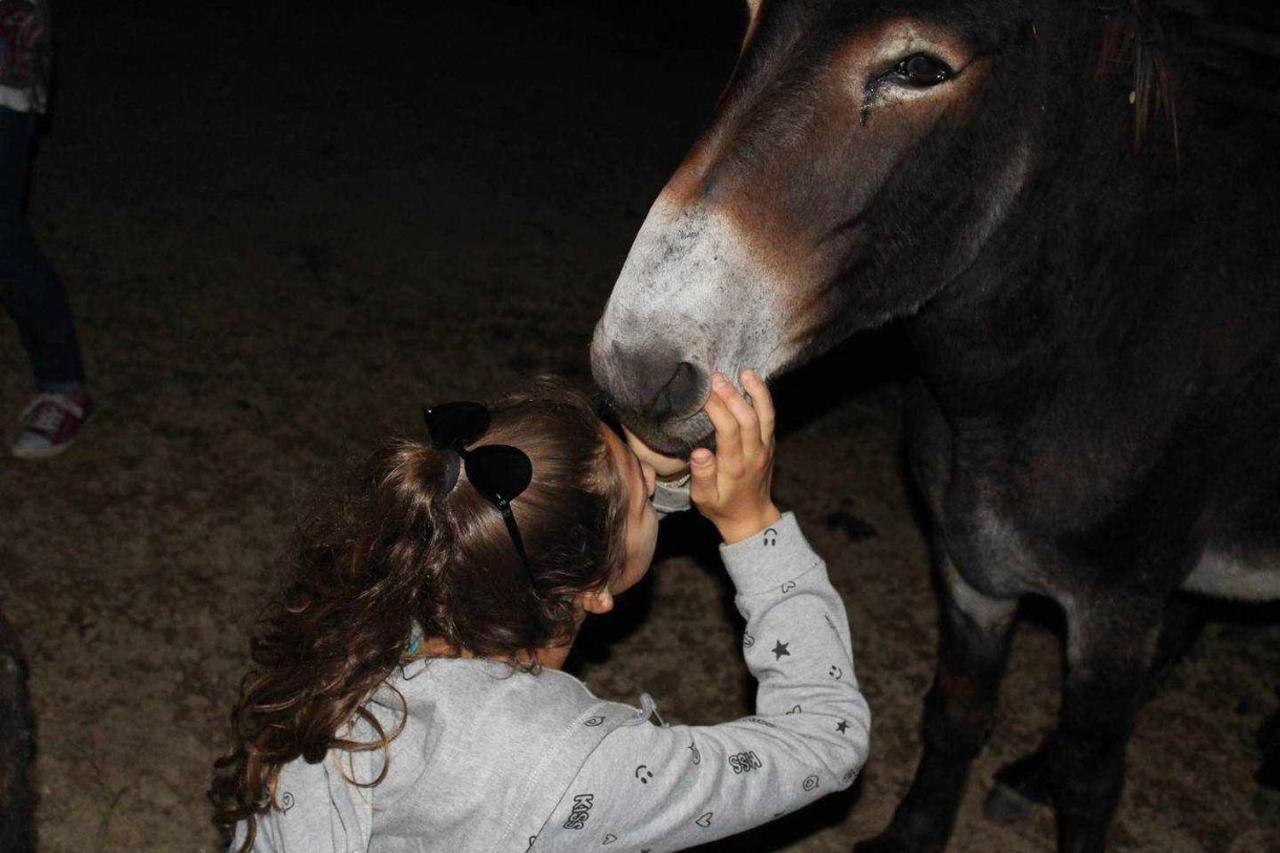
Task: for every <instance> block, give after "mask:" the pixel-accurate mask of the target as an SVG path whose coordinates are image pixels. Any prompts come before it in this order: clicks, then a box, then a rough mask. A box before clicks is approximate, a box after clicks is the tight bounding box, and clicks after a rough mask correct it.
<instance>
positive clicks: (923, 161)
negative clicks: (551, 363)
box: [591, 0, 1280, 851]
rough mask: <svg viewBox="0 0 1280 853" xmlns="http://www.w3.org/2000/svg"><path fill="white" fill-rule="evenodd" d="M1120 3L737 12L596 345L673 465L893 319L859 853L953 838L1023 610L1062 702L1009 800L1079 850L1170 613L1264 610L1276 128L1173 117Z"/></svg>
mask: <svg viewBox="0 0 1280 853" xmlns="http://www.w3.org/2000/svg"><path fill="white" fill-rule="evenodd" d="M1113 6H1114V8H1112V9H1111V10H1105V9H1099V8H1098V7H1097V6H1096V5H1094V4H1092V3H1084V2H1072V0H1021V1H1020V2H1019V0H949V1H948V2H942V0H750V2H749V3H748V7H749V8H748V15H749V18H748V24H747V27H746V31H745V38H744V43H743V47H742V51H741V55H740V57H739V60H738V64H737V67H736V69H735V71H734V73H733V76H732V78H731V81H730V83H729V85H728V87H727V89H726V90H725V92H724V94H723V95H722V97H721V99H720V102H719V104H718V106H717V109H716V113H715V115H714V119H713V121H712V122H711V124H710V125H709V127H708V129H707V130H706V131H705V132H704V133H703V134H702V135H701V137H700V138H699V139H698V140H697V142H696V144H695V145H694V147H693V149H692V151H691V152H690V153H689V154H688V156H687V158H686V159H685V160H684V162H683V163H682V164H681V165H680V167H679V168H678V169H677V171H676V172H675V174H674V175H673V176H672V177H671V179H670V181H669V182H668V184H667V185H666V187H665V188H664V189H663V191H662V193H661V194H660V195H659V197H658V199H657V201H656V202H655V203H654V205H653V207H652V209H651V210H650V212H649V214H648V217H647V219H646V220H645V222H644V224H643V225H642V227H641V229H640V231H639V234H638V236H637V237H636V239H635V243H634V245H633V246H632V248H631V251H630V253H629V255H628V257H627V259H626V262H625V264H624V266H623V269H622V271H621V273H620V275H619V278H618V280H617V283H616V285H615V287H614V290H613V293H612V295H611V297H610V299H609V301H608V304H607V306H606V308H605V311H604V314H603V316H602V317H601V319H600V321H599V324H598V326H597V328H596V331H595V336H594V339H593V341H592V350H591V357H592V371H593V374H594V377H595V379H596V382H597V383H598V384H599V385H600V386H601V388H602V390H603V391H604V392H605V394H606V395H607V396H608V397H609V398H610V400H611V403H612V405H613V406H614V407H615V408H616V410H617V412H618V414H619V415H620V417H621V418H622V419H623V420H624V422H625V423H627V424H628V425H629V426H630V427H631V428H632V429H633V430H635V431H636V432H637V433H638V434H639V435H641V436H642V437H643V438H644V439H646V440H647V441H648V442H650V443H651V444H652V445H653V446H654V447H656V448H659V449H661V450H664V451H667V452H671V453H687V452H688V451H689V450H690V449H691V448H693V447H695V446H697V445H700V444H705V443H707V442H708V441H709V433H710V425H709V423H708V421H707V420H706V418H705V416H703V415H702V414H700V413H699V409H700V407H701V405H702V403H703V401H704V400H705V398H706V396H707V394H708V384H709V383H708V376H709V373H710V372H711V371H717V370H718V371H721V372H723V373H725V374H726V375H728V376H730V377H736V376H737V374H738V372H739V370H740V369H741V368H746V367H753V368H756V369H757V370H759V371H760V372H761V373H762V374H763V375H765V376H769V377H772V376H777V375H778V374H780V373H782V372H784V371H786V370H788V369H789V368H792V367H794V366H796V365H798V364H800V363H801V362H803V361H805V360H806V359H808V358H810V357H812V356H814V355H816V354H818V353H820V352H822V351H823V350H826V349H828V348H830V347H832V346H833V345H834V344H836V343H837V342H839V341H841V340H843V339H845V338H846V337H848V336H849V335H851V334H852V333H854V332H856V331H857V330H860V329H866V328H870V327H874V326H880V325H882V324H885V323H887V322H889V321H898V322H900V323H902V324H903V325H904V327H905V334H906V336H907V339H908V340H909V342H910V347H911V350H912V351H913V352H914V358H915V361H916V363H917V364H916V367H917V372H918V379H917V380H916V381H915V383H914V390H913V392H912V395H911V396H912V401H911V404H910V407H909V412H908V420H907V424H908V429H907V432H908V436H907V438H908V440H907V446H908V447H907V452H908V458H909V463H910V465H909V467H910V471H911V473H912V475H913V477H914V480H915V481H916V483H917V485H918V490H919V493H920V495H921V498H922V503H923V507H924V510H925V515H926V516H927V526H928V533H929V537H930V540H931V544H932V551H933V555H934V571H935V574H936V578H937V581H938V583H937V587H938V592H939V599H940V600H939V613H940V651H939V658H938V663H937V671H936V676H935V678H934V681H933V684H932V686H931V688H930V690H929V692H928V695H927V697H926V699H925V721H924V727H923V728H924V730H923V742H924V746H923V755H922V758H921V761H920V765H919V768H918V770H917V772H916V776H915V780H914V782H913V784H912V785H911V788H910V791H909V792H908V794H907V795H906V798H905V800H904V801H903V802H902V804H901V805H900V806H899V808H898V810H897V812H896V813H895V816H894V818H893V821H892V823H891V825H890V826H889V828H888V829H887V830H886V831H885V833H884V834H882V835H881V836H879V837H878V838H877V839H874V840H872V841H869V842H866V843H864V844H863V845H861V849H864V850H904V851H916V850H939V849H941V848H943V847H944V846H945V845H946V842H947V839H948V837H949V835H950V832H951V828H952V824H953V821H954V817H955V811H956V807H957V803H958V801H959V798H960V796H961V793H962V789H963V787H964V784H965V780H966V776H967V772H968V767H969V765H970V762H971V760H972V759H973V757H974V756H975V754H976V753H977V752H978V750H979V749H980V747H981V745H982V744H983V742H984V740H985V738H986V736H987V734H988V730H989V728H990V726H991V724H992V721H993V716H994V707H995V699H996V690H997V685H998V682H999V679H1000V677H1001V675H1002V673H1003V670H1004V665H1005V660H1006V654H1007V650H1008V646H1009V638H1010V630H1011V627H1012V626H1013V624H1014V621H1015V618H1014V617H1015V611H1016V608H1017V605H1018V602H1019V600H1020V599H1021V598H1023V597H1025V596H1042V597H1047V598H1048V599H1050V600H1052V601H1054V602H1056V603H1057V604H1058V605H1059V606H1060V607H1061V610H1062V612H1063V614H1064V616H1065V624H1066V639H1065V644H1066V661H1067V669H1066V673H1065V677H1064V686H1063V689H1064V701H1063V703H1062V710H1061V716H1060V720H1059V722H1058V727H1057V730H1056V731H1055V732H1054V733H1052V734H1051V735H1050V736H1049V737H1048V738H1047V739H1046V741H1045V743H1044V745H1043V746H1042V748H1041V749H1040V750H1039V751H1038V752H1037V753H1036V754H1035V755H1033V756H1032V757H1030V758H1028V759H1025V760H1023V761H1020V762H1017V763H1016V764H1015V765H1013V766H1012V767H1011V768H1009V769H1008V771H1007V772H1006V773H1005V774H1004V778H1005V779H1006V781H1008V782H1009V783H1010V784H1011V785H1013V786H1014V787H1018V786H1021V787H1022V788H1023V789H1024V791H1023V792H1024V793H1026V794H1027V795H1028V796H1037V795H1042V796H1044V797H1046V798H1050V797H1051V798H1052V801H1053V804H1054V805H1055V807H1056V811H1057V817H1058V834H1059V847H1060V849H1061V850H1066V851H1097V850H1101V849H1103V847H1104V843H1105V837H1106V831H1107V826H1108V824H1109V822H1110V819H1111V817H1112V814H1113V812H1114V810H1115V807H1116V804H1117V802H1118V799H1119V795H1120V791H1121V786H1122V782H1123V764H1124V754H1125V748H1126V743H1127V740H1128V737H1129V734H1130V730H1131V727H1132V724H1133V720H1134V717H1135V713H1136V710H1137V708H1138V706H1139V702H1140V699H1141V697H1142V695H1143V692H1144V686H1145V685H1146V683H1147V678H1148V674H1149V673H1150V671H1151V669H1152V667H1153V664H1154V663H1155V660H1156V658H1157V654H1158V650H1159V649H1160V648H1162V647H1163V646H1171V645H1173V644H1172V643H1170V642H1168V638H1166V639H1165V640H1162V639H1161V636H1162V629H1165V630H1166V631H1168V630H1170V629H1171V628H1172V627H1173V626H1174V625H1175V624H1181V623H1182V622H1183V620H1182V619H1181V618H1173V617H1174V616H1178V614H1177V613H1175V612H1174V611H1171V609H1170V606H1169V604H1170V601H1171V599H1173V597H1174V596H1175V593H1178V592H1179V591H1186V590H1190V591H1194V592H1196V593H1206V594H1211V595H1218V596H1227V597H1232V598H1236V599H1243V600H1247V601H1261V600H1267V599H1272V598H1274V597H1277V596H1280V273H1278V271H1280V240H1276V239H1275V238H1274V236H1273V235H1271V234H1270V233H1268V232H1270V231H1271V230H1272V229H1273V228H1274V226H1275V224H1276V223H1277V222H1280V200H1278V198H1277V196H1278V195H1280V193H1277V191H1276V188H1277V187H1278V186H1280V181H1278V180H1277V179H1278V178H1280V169H1278V168H1277V165H1276V164H1277V158H1275V157H1274V156H1271V155H1270V154H1269V153H1267V152H1266V150H1265V149H1266V148H1267V147H1268V146H1271V145H1272V144H1273V143H1274V141H1275V140H1276V138H1277V136H1276V135H1275V125H1274V124H1268V123H1267V121H1269V119H1264V118H1257V119H1253V118H1248V117H1241V116H1242V114H1240V113H1231V114H1228V113H1222V112H1221V111H1215V110H1214V109H1213V108H1211V107H1210V106H1204V107H1200V108H1197V107H1196V105H1195V102H1194V101H1193V100H1191V99H1190V97H1189V96H1184V97H1181V98H1180V97H1178V91H1179V89H1178V86H1177V84H1176V80H1177V77H1176V74H1177V73H1178V68H1177V66H1176V65H1174V64H1173V59H1172V58H1171V57H1172V56H1173V55H1175V52H1174V51H1169V52H1168V53H1162V52H1160V51H1159V47H1160V41H1161V38H1160V36H1159V32H1158V28H1160V27H1162V26H1164V25H1165V24H1166V23H1167V21H1166V19H1165V18H1164V17H1162V16H1161V15H1162V14H1163V13H1161V12H1160V10H1158V9H1148V8H1144V7H1142V6H1139V5H1136V2H1135V0H1122V2H1118V3H1115V4H1113ZM1170 32H1172V30H1170ZM1178 55H1181V54H1178ZM1183 91H1184V92H1187V91H1190V90H1189V89H1187V88H1186V87H1183ZM1233 122H1234V123H1233ZM1171 614H1172V615H1171ZM1046 780H1047V781H1046Z"/></svg>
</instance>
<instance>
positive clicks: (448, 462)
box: [440, 447, 462, 495]
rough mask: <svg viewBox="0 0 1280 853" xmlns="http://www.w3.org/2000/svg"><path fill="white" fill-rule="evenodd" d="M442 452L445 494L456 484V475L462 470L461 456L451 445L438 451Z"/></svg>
mask: <svg viewBox="0 0 1280 853" xmlns="http://www.w3.org/2000/svg"><path fill="white" fill-rule="evenodd" d="M440 452H441V453H443V454H444V493H445V494H446V495H447V494H449V493H450V492H452V491H453V487H454V486H456V485H458V475H459V474H460V473H461V472H462V456H461V455H459V453H458V451H456V450H454V449H453V448H452V447H450V448H446V449H445V450H442V451H440Z"/></svg>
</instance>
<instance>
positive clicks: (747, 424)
mask: <svg viewBox="0 0 1280 853" xmlns="http://www.w3.org/2000/svg"><path fill="white" fill-rule="evenodd" d="M716 393H718V394H719V395H720V399H721V400H724V404H725V406H726V407H727V408H728V409H729V412H730V414H732V415H733V419H734V420H736V421H737V422H738V433H739V436H740V441H741V443H742V457H743V459H744V460H748V461H749V460H752V459H755V458H756V457H757V456H758V455H759V454H760V448H761V444H762V442H761V441H760V422H759V420H758V419H757V418H756V410H755V409H754V408H752V406H751V404H750V403H748V402H747V401H746V398H744V397H743V396H742V395H741V394H739V393H738V389H737V388H734V387H733V385H732V384H730V383H728V382H727V381H726V383H725V385H723V386H721V387H719V388H717V389H716Z"/></svg>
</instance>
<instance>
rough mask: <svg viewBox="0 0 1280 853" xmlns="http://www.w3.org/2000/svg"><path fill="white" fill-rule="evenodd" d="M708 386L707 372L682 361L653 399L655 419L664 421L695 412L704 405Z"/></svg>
mask: <svg viewBox="0 0 1280 853" xmlns="http://www.w3.org/2000/svg"><path fill="white" fill-rule="evenodd" d="M706 388H707V375H706V373H704V372H703V371H702V370H701V369H700V368H698V367H696V366H694V365H692V364H690V363H689V362H687V361H682V362H680V363H679V364H678V365H676V372H675V373H674V374H672V376H671V378H670V379H669V380H667V384H666V385H664V386H663V387H662V390H661V391H659V392H658V397H657V399H655V400H654V401H653V411H652V412H651V414H652V416H653V419H654V420H655V421H664V420H669V419H671V418H678V417H683V416H684V415H690V414H693V413H694V412H696V411H697V410H698V409H699V408H700V407H701V406H702V398H703V396H704V395H705V393H706Z"/></svg>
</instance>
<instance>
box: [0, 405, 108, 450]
mask: <svg viewBox="0 0 1280 853" xmlns="http://www.w3.org/2000/svg"><path fill="white" fill-rule="evenodd" d="M92 417H93V401H92V400H90V399H89V395H88V394H85V393H84V392H83V391H76V392H74V393H72V394H37V395H36V397H35V399H33V400H32V401H31V402H30V403H28V404H27V407H26V408H25V409H23V410H22V415H21V417H20V418H19V420H20V421H21V423H22V432H21V433H19V434H18V438H17V440H16V441H14V442H13V447H12V448H11V449H12V450H13V455H14V456H16V457H18V458H19V459H44V458H46V457H49V456H57V455H58V454H59V453H61V452H62V451H64V450H66V449H67V448H68V447H70V446H71V445H72V444H74V443H75V440H76V437H77V436H79V435H80V430H82V429H84V425H85V424H87V423H89V419H90V418H92Z"/></svg>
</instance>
